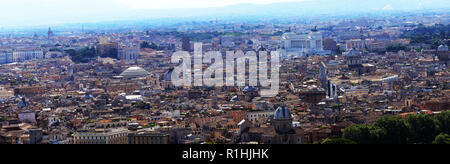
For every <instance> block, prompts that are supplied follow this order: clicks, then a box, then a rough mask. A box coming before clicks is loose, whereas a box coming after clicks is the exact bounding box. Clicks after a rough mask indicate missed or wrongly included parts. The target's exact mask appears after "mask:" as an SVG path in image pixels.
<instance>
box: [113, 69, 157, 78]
mask: <svg viewBox="0 0 450 164" xmlns="http://www.w3.org/2000/svg"><path fill="white" fill-rule="evenodd" d="M148 75H150V73H149V72H147V71H146V70H144V69H142V68H141V67H130V68H128V69H127V70H125V71H123V72H122V73H121V74H120V76H123V77H125V78H139V77H146V76H148Z"/></svg>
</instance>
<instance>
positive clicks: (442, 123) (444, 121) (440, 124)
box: [433, 111, 450, 134]
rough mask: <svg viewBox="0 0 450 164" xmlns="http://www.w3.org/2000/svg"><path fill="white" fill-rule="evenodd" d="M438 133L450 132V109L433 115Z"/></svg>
mask: <svg viewBox="0 0 450 164" xmlns="http://www.w3.org/2000/svg"><path fill="white" fill-rule="evenodd" d="M433 119H434V121H435V124H436V127H437V133H446V134H450V111H444V112H442V113H439V114H437V115H434V116H433Z"/></svg>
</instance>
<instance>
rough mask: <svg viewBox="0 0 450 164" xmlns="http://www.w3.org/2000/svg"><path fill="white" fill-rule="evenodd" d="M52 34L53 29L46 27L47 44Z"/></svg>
mask: <svg viewBox="0 0 450 164" xmlns="http://www.w3.org/2000/svg"><path fill="white" fill-rule="evenodd" d="M52 35H53V31H52V29H51V28H50V27H48V32H47V39H48V44H50V39H51V37H52Z"/></svg>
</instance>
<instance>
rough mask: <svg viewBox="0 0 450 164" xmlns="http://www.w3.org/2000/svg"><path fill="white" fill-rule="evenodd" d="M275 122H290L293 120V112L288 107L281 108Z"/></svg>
mask: <svg viewBox="0 0 450 164" xmlns="http://www.w3.org/2000/svg"><path fill="white" fill-rule="evenodd" d="M274 119H275V120H288V119H292V113H291V110H289V109H288V108H287V107H286V106H284V105H283V106H281V107H279V108H278V109H277V110H276V111H275V114H274Z"/></svg>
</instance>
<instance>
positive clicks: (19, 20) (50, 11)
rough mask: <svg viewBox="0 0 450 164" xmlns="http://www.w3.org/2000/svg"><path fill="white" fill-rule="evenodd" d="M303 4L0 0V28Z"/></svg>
mask: <svg viewBox="0 0 450 164" xmlns="http://www.w3.org/2000/svg"><path fill="white" fill-rule="evenodd" d="M295 1H304V0H0V27H2V26H16V25H35V24H46V23H66V22H77V21H81V22H82V21H95V20H102V21H104V20H115V19H121V18H125V16H124V15H127V14H129V13H130V12H136V11H138V10H144V9H146V10H154V9H175V8H203V7H222V6H229V5H235V4H239V3H251V4H270V3H273V2H295Z"/></svg>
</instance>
